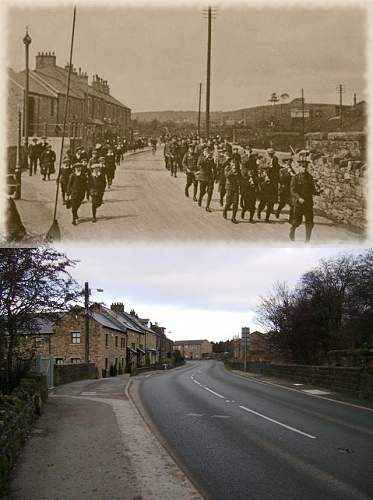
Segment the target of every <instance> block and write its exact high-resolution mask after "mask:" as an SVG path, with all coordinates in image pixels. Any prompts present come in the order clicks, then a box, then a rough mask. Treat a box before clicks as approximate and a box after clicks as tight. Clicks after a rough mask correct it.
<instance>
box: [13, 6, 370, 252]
mask: <svg viewBox="0 0 373 500" xmlns="http://www.w3.org/2000/svg"><path fill="white" fill-rule="evenodd" d="M367 13H368V7H367V6H365V7H364V5H360V6H357V7H353V8H352V7H351V5H350V6H348V5H347V6H346V5H345V6H344V7H343V8H338V7H337V6H334V7H332V6H331V7H328V8H326V7H325V6H318V7H317V6H316V7H315V8H314V9H310V8H304V7H303V8H301V7H300V6H298V7H296V8H295V7H294V8H284V7H283V6H282V7H281V6H279V7H268V6H267V7H265V8H262V9H259V8H258V7H255V6H249V5H247V6H245V5H244V4H243V5H241V6H232V7H229V6H228V4H226V5H219V6H218V7H213V6H208V5H207V6H206V7H204V6H202V5H201V6H200V5H194V6H193V5H191V6H189V7H188V6H187V5H184V6H180V7H179V8H176V7H172V6H171V7H170V6H168V7H167V6H161V7H158V8H157V7H155V6H154V5H149V6H148V7H144V6H140V7H135V6H127V7H126V6H125V5H124V6H121V5H120V4H114V5H112V6H108V7H106V6H105V7H104V6H100V5H99V4H97V5H95V6H92V7H89V6H88V4H81V5H79V4H78V5H77V6H76V7H73V6H67V5H66V6H56V7H54V8H53V9H50V8H48V7H45V6H36V7H33V6H22V5H15V6H14V7H10V6H9V7H8V9H7V11H6V16H7V21H6V22H7V32H6V41H7V45H6V47H7V48H6V60H7V75H6V80H7V81H6V89H7V137H6V149H7V185H8V194H7V201H6V220H7V227H6V230H5V234H3V238H4V240H6V241H8V242H15V243H16V244H17V242H21V244H34V243H37V242H40V241H45V240H47V241H58V240H62V241H66V242H86V243H90V242H94V241H97V240H99V241H100V242H102V243H108V244H110V243H111V242H126V243H128V242H138V241H169V240H173V241H174V240H177V241H180V242H183V241H191V242H198V241H210V242H213V241H227V242H233V243H234V242H243V241H244V242H247V243H248V244H252V245H256V244H257V243H258V242H265V243H266V244H267V243H268V244H274V245H288V244H290V245H294V244H297V243H299V244H303V243H304V242H312V243H313V244H316V245H329V244H352V245H353V244H361V243H362V242H363V241H364V240H366V238H367V231H368V228H367V217H368V214H367V198H368V187H367V186H368V177H367V176H368V173H367V90H366V84H367V77H366V71H367V59H368V56H367V43H368V42H367V40H368V33H367V30H368V15H367ZM93 224H94V225H93Z"/></svg>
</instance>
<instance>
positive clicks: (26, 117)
mask: <svg viewBox="0 0 373 500" xmlns="http://www.w3.org/2000/svg"><path fill="white" fill-rule="evenodd" d="M22 41H23V43H24V44H25V52H26V86H25V110H24V122H23V123H24V134H25V157H24V161H25V165H26V166H27V167H28V133H29V113H28V112H29V46H30V43H31V37H30V35H29V34H28V26H26V35H25V36H24V38H23V40H22ZM30 175H31V173H30Z"/></svg>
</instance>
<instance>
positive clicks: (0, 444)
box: [0, 374, 48, 497]
mask: <svg viewBox="0 0 373 500" xmlns="http://www.w3.org/2000/svg"><path fill="white" fill-rule="evenodd" d="M47 397H48V386H47V381H46V378H45V377H44V376H43V375H39V374H29V375H28V376H27V377H25V378H23V379H21V382H20V384H19V386H18V387H17V388H16V389H14V391H13V392H12V393H11V394H10V395H8V396H0V450H1V454H0V497H2V495H3V494H4V493H5V490H6V484H7V480H8V477H9V474H10V472H11V469H12V467H13V465H14V463H15V461H16V458H17V455H18V453H19V451H20V449H21V448H22V446H23V443H24V441H25V439H26V437H27V435H28V433H29V432H30V431H31V429H32V425H33V423H34V421H35V419H36V418H37V417H38V416H39V415H40V414H41V410H42V406H43V403H44V402H45V401H46V400H47Z"/></svg>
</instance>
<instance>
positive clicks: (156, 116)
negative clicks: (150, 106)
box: [132, 111, 198, 123]
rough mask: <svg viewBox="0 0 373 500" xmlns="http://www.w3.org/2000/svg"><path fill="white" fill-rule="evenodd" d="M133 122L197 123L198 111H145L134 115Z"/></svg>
mask: <svg viewBox="0 0 373 500" xmlns="http://www.w3.org/2000/svg"><path fill="white" fill-rule="evenodd" d="M132 119H133V120H139V121H142V122H151V121H153V120H158V121H159V122H168V121H173V122H189V123H197V120H198V112H197V111H144V112H141V113H132Z"/></svg>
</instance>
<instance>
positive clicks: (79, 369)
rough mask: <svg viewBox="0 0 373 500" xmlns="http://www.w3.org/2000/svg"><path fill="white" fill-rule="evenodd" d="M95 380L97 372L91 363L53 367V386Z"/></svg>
mask: <svg viewBox="0 0 373 500" xmlns="http://www.w3.org/2000/svg"><path fill="white" fill-rule="evenodd" d="M96 378H98V370H97V368H96V366H95V365H94V364H93V363H75V364H64V365H54V385H55V386H57V385H62V384H69V383H70V382H77V381H78V380H87V379H96Z"/></svg>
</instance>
